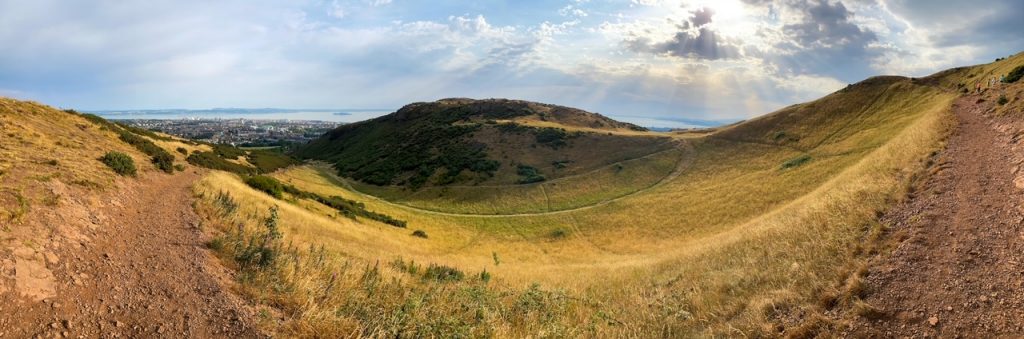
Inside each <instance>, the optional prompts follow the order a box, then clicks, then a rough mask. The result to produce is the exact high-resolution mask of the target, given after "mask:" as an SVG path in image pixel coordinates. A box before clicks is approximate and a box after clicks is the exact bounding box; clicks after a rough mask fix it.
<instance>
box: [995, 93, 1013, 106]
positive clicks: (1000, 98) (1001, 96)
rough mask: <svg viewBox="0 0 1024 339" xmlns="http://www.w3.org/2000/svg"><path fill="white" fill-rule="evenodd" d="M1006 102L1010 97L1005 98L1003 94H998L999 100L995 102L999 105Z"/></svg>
mask: <svg viewBox="0 0 1024 339" xmlns="http://www.w3.org/2000/svg"><path fill="white" fill-rule="evenodd" d="M1008 102H1010V99H1007V98H1006V96H1005V95H1000V96H999V100H998V101H996V103H997V104H999V105H1000V106H1002V105H1006V103H1008Z"/></svg>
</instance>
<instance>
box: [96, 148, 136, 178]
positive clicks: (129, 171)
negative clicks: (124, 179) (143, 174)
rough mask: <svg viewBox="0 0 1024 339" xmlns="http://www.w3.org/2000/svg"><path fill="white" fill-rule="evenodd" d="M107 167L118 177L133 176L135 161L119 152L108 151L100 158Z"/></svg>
mask: <svg viewBox="0 0 1024 339" xmlns="http://www.w3.org/2000/svg"><path fill="white" fill-rule="evenodd" d="M100 161H102V162H103V163H104V164H106V165H107V167H110V169H112V170H114V172H115V173H117V174H120V175H127V176H135V172H136V170H135V161H134V160H132V157H130V156H128V155H127V154H124V153H121V152H114V151H110V152H107V154H105V155H103V157H102V158H100Z"/></svg>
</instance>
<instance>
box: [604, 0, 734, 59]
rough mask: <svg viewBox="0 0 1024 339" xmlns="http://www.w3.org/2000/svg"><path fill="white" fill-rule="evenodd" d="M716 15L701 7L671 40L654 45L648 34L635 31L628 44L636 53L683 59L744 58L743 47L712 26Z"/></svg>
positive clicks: (683, 23)
mask: <svg viewBox="0 0 1024 339" xmlns="http://www.w3.org/2000/svg"><path fill="white" fill-rule="evenodd" d="M713 15H714V12H713V11H712V10H711V9H708V8H700V9H697V10H695V11H693V12H691V16H690V17H689V18H687V19H686V20H685V21H683V22H682V23H680V24H679V25H678V26H677V28H678V29H679V31H678V32H676V33H675V34H674V35H673V36H672V37H671V38H670V39H669V40H667V41H661V42H653V41H651V39H650V38H649V37H647V36H646V35H644V34H642V33H641V34H638V33H636V32H631V33H630V35H631V36H630V37H629V38H627V39H626V40H625V41H624V43H625V45H626V46H627V48H629V49H630V50H632V51H634V52H642V53H653V54H660V55H670V56H675V57H680V58H692V59H704V60H718V59H730V58H737V57H740V56H741V55H742V54H741V53H740V46H739V45H738V44H736V43H735V42H734V41H732V40H730V39H727V38H725V37H723V36H721V35H719V34H718V33H717V32H716V31H715V30H714V28H712V27H711V26H710V25H709V24H710V23H711V21H712V16H713Z"/></svg>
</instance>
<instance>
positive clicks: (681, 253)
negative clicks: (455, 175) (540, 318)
mask: <svg viewBox="0 0 1024 339" xmlns="http://www.w3.org/2000/svg"><path fill="white" fill-rule="evenodd" d="M952 98H953V95H952V94H949V93H946V92H943V91H940V90H938V89H936V88H933V87H928V86H924V85H920V84H915V83H914V81H911V80H910V79H905V78H896V77H887V78H876V79H871V80H869V81H866V82H864V83H861V84H858V85H855V86H853V87H851V88H849V89H846V90H844V91H841V92H839V93H836V94H833V95H830V96H828V97H826V98H823V99H821V100H819V101H816V102H812V103H808V104H802V105H796V106H794V107H790V108H787V109H784V110H781V111H779V112H776V113H773V114H771V115H768V116H766V117H764V118H761V119H755V120H752V121H749V122H746V123H743V124H737V125H734V126H730V127H728V128H724V129H722V130H721V131H717V132H714V133H712V134H711V135H710V136H707V137H696V138H693V139H690V141H691V142H692V143H693V147H694V150H693V155H692V159H690V160H689V161H690V162H691V164H689V166H687V168H686V170H685V171H683V172H682V173H681V175H680V176H678V177H677V178H675V179H674V180H672V181H670V182H668V183H666V184H664V185H660V186H658V187H655V188H653V189H651V190H649V191H645V192H644V193H643V194H639V195H635V196H630V197H627V198H625V199H622V200H619V201H615V202H613V203H609V204H606V205H602V206H600V207H598V208H592V209H585V210H580V211H576V212H568V213H557V214H550V215H533V216H516V217H494V216H454V215H437V214H430V213H422V212H418V211H416V210H415V209H410V208H406V207H402V206H396V205H393V204H388V203H384V202H381V201H379V200H376V199H372V198H368V197H366V196H363V195H360V194H356V193H353V192H351V191H348V190H346V189H344V188H343V187H339V186H338V185H336V182H334V181H333V179H332V178H330V177H328V176H326V175H323V174H322V173H321V172H319V171H317V170H316V169H315V168H310V167H298V168H293V169H291V170H288V171H284V172H278V173H277V174H276V176H277V177H278V178H280V179H282V180H283V181H285V182H289V183H291V184H294V185H296V186H299V187H300V188H302V189H305V190H309V191H313V192H317V193H320V194H324V195H339V196H343V197H345V198H348V199H354V200H358V201H362V202H364V203H365V204H366V205H367V208H368V209H370V210H373V211H378V212H382V213H386V214H389V215H392V216H395V217H397V218H399V219H402V220H407V221H409V225H410V229H421V230H424V231H426V233H427V234H429V235H430V238H429V239H426V240H425V239H420V238H415V237H411V236H409V235H408V234H404V233H403V232H402V231H399V230H395V229H393V228H388V227H384V226H381V225H377V224H374V223H372V222H368V223H365V224H356V225H352V226H344V227H331V226H330V225H333V224H331V223H330V222H329V221H317V222H316V223H315V224H323V225H324V226H317V227H311V226H305V225H312V224H314V223H313V221H311V220H320V219H323V218H325V217H324V216H323V215H324V214H325V211H324V210H323V209H322V208H321V207H317V206H310V207H311V209H312V211H314V213H310V212H309V211H303V210H298V211H295V213H294V214H289V216H286V217H283V218H282V221H283V222H285V223H286V224H289V225H291V226H289V228H288V230H289V232H288V235H287V236H288V237H289V238H291V239H294V240H295V241H296V242H299V243H304V242H312V243H326V244H328V248H333V249H335V250H337V251H340V252H342V253H344V255H345V256H346V257H350V258H361V259H362V260H370V261H373V260H388V258H394V257H404V258H412V259H414V260H416V261H417V262H439V263H445V264H449V265H454V266H456V267H462V268H466V269H474V270H475V269H480V268H486V269H487V270H488V271H490V272H494V274H495V276H496V277H497V279H498V280H497V281H498V282H497V283H496V284H499V286H506V287H508V288H512V289H522V288H524V287H525V286H527V285H529V284H530V283H532V282H540V283H542V284H544V285H546V286H558V287H560V288H565V289H567V291H569V293H570V294H571V295H573V296H576V297H578V298H581V299H578V300H584V301H586V300H591V301H593V300H601V301H600V302H596V303H589V302H585V303H583V304H578V303H573V302H567V303H566V304H565V305H563V306H565V307H568V308H569V309H570V310H571V311H572V312H568V313H565V314H560V315H559V316H558V317H559V318H558V321H557V322H558V323H559V324H562V326H564V327H565V328H570V329H580V328H588V329H589V330H593V331H596V332H592V333H598V334H602V333H603V334H605V335H611V334H617V335H622V334H634V335H648V336H666V335H669V336H680V335H682V336H686V335H696V334H703V335H738V334H739V333H738V332H735V331H740V330H741V331H743V333H746V334H750V333H752V332H760V331H771V330H772V329H773V328H774V327H772V325H771V324H772V322H773V321H775V319H778V314H799V313H800V312H801V311H799V310H803V311H814V310H817V309H819V308H820V307H822V306H821V305H831V304H834V303H841V302H854V300H853V299H855V298H850V297H849V295H850V294H849V293H850V292H849V291H851V290H853V289H851V288H848V287H846V286H845V285H844V284H855V283H856V280H857V278H858V276H857V274H856V272H857V265H858V260H859V259H857V258H858V256H857V253H860V252H862V251H865V250H866V249H865V248H864V246H860V245H858V244H859V243H861V242H862V241H865V239H866V238H867V237H870V236H871V235H872V234H876V233H877V232H878V231H879V228H878V226H877V225H874V224H873V219H874V215H875V213H876V212H877V211H879V210H881V209H884V208H885V206H886V202H887V201H890V200H891V199H894V198H897V197H899V196H901V194H902V190H903V189H904V188H905V184H906V183H907V182H908V181H909V180H910V178H911V176H912V174H913V173H915V171H916V170H918V169H920V168H922V167H923V164H924V159H925V158H926V157H927V156H928V155H929V154H930V153H931V152H933V151H934V150H935V149H936V148H937V147H939V146H940V144H941V140H942V138H943V135H945V133H946V130H947V128H948V126H949V116H948V115H947V114H946V113H947V111H946V108H947V107H948V105H949V103H950V102H951V100H952ZM780 131H781V132H783V135H784V136H785V137H779V136H778V135H779V133H778V132H780ZM801 157H803V158H807V159H808V161H806V162H804V163H802V164H801V165H799V166H796V167H793V168H789V169H783V168H782V164H784V163H786V162H787V161H790V160H792V159H794V158H801ZM232 180H233V179H231V178H226V177H218V178H215V180H214V181H211V182H207V183H205V184H204V185H201V186H200V188H199V189H200V190H203V191H205V192H212V191H213V190H216V189H221V188H222V187H235V188H236V189H232V194H238V195H246V196H248V195H251V192H250V193H247V192H249V191H247V189H246V188H244V187H238V184H237V183H234V182H233V181H232ZM261 199H263V198H261ZM533 200H536V199H533ZM252 203H253V204H254V206H256V205H257V204H263V206H267V205H268V204H270V203H272V202H271V201H267V200H265V199H264V200H262V202H255V201H254V202H252ZM434 203H435V204H448V202H434ZM425 204H427V203H425ZM424 206H426V205H424ZM865 244H866V243H865ZM865 246H866V245H865ZM495 258H498V260H497V261H496V260H495ZM499 262H500V264H499ZM844 293H845V294H844ZM609 295H610V296H609ZM599 296H600V298H598V297H599ZM604 296H609V297H604ZM822 296H824V297H822ZM819 297H820V298H824V299H826V301H825V302H820V300H819ZM593 298H597V299H593ZM584 304H585V305H584ZM638 304H643V305H650V306H649V307H645V308H637V307H636V306H635V305H638ZM326 306H327V305H323V307H326ZM335 307H337V306H335ZM609 317H610V318H611V319H612V320H610V321H609V320H608V319H607V318H609ZM600 319H605V320H600ZM593 321H596V322H597V323H598V324H599V325H594V326H596V327H586V326H584V324H586V323H590V322H593ZM609 323H612V324H615V325H609ZM786 325H788V324H786ZM468 326H474V325H468ZM475 326H496V327H498V328H505V329H508V331H510V332H507V333H532V334H537V333H536V332H531V331H535V330H538V327H535V326H529V325H528V324H526V325H524V324H517V323H514V322H509V321H508V319H505V320H501V319H498V320H488V322H484V323H481V324H476V325H475ZM545 328H546V327H545ZM790 330H793V329H792V328H791V329H790ZM565 333H568V334H570V335H573V333H575V334H574V335H582V334H581V333H583V332H565Z"/></svg>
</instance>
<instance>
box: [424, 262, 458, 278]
mask: <svg viewBox="0 0 1024 339" xmlns="http://www.w3.org/2000/svg"><path fill="white" fill-rule="evenodd" d="M465 275H466V274H465V273H462V271H460V270H459V269H457V268H454V267H450V266H445V265H435V264H430V266H428V267H427V270H426V271H425V272H423V279H426V280H436V281H440V282H445V281H459V280H462V278H463V277H465Z"/></svg>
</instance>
